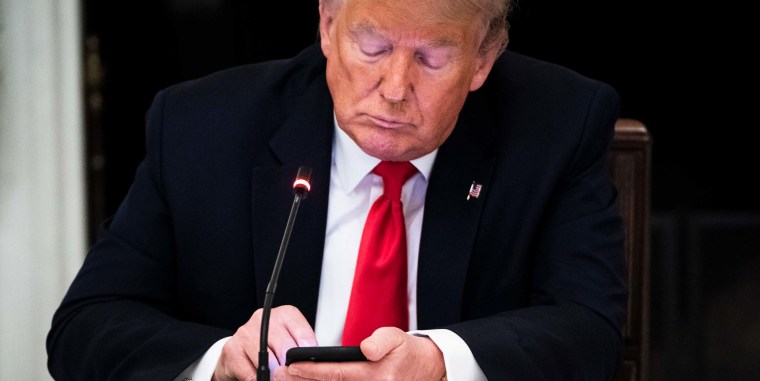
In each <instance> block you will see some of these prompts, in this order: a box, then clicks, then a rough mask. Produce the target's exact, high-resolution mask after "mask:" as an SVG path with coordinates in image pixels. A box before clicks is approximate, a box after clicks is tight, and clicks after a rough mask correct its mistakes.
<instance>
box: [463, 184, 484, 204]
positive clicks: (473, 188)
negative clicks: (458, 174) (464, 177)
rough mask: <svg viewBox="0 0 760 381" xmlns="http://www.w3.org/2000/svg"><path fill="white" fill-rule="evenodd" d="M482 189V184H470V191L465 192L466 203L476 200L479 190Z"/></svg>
mask: <svg viewBox="0 0 760 381" xmlns="http://www.w3.org/2000/svg"><path fill="white" fill-rule="evenodd" d="M482 188H483V184H479V183H476V182H474V181H473V182H472V185H470V191H469V192H467V201H469V200H470V198H478V196H480V190H481V189H482Z"/></svg>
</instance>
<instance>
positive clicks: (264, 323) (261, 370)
mask: <svg viewBox="0 0 760 381" xmlns="http://www.w3.org/2000/svg"><path fill="white" fill-rule="evenodd" d="M310 190H311V168H309V167H307V166H303V165H302V166H300V167H299V168H298V173H296V180H295V181H294V182H293V194H294V198H293V205H292V206H291V207H290V215H289V216H288V223H287V224H286V225H285V233H284V234H283V236H282V242H280V251H278V252H277V259H276V260H275V262H274V269H273V270H272V278H270V279H269V284H268V285H267V290H266V293H265V295H264V307H263V310H262V314H261V333H260V335H259V339H260V340H259V367H258V369H256V380H257V381H269V350H268V343H269V315H270V314H271V313H272V299H274V292H275V290H276V289H277V279H278V278H279V277H280V269H282V261H283V259H285V250H286V249H287V248H288V241H290V233H291V231H292V230H293V223H294V222H295V220H296V214H297V213H298V207H299V206H300V205H301V200H304V199H305V198H306V196H308V194H309V191H310Z"/></svg>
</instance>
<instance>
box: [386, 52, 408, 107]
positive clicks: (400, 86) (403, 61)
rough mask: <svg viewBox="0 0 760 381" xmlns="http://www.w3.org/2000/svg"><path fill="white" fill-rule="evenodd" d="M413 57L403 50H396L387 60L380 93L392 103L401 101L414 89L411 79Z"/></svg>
mask: <svg viewBox="0 0 760 381" xmlns="http://www.w3.org/2000/svg"><path fill="white" fill-rule="evenodd" d="M411 64H412V59H410V58H409V57H407V55H405V54H403V53H401V52H394V53H393V54H391V56H390V57H389V59H388V61H386V65H385V68H384V72H383V76H382V78H381V80H380V95H381V96H382V97H383V98H384V99H385V100H387V101H388V102H391V103H401V102H403V101H405V100H407V99H408V98H409V95H410V93H411V92H412V91H413V90H414V88H413V86H412V81H411V74H412V73H411V71H412V67H411Z"/></svg>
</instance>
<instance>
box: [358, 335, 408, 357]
mask: <svg viewBox="0 0 760 381" xmlns="http://www.w3.org/2000/svg"><path fill="white" fill-rule="evenodd" d="M405 336H406V332H404V331H402V330H400V329H398V328H394V327H382V328H378V329H376V330H375V332H374V333H373V334H372V336H370V337H368V338H366V339H364V340H363V341H362V342H361V344H360V348H361V350H362V353H364V356H366V357H367V360H369V361H379V360H380V359H382V358H383V357H385V356H386V355H387V354H388V353H389V352H390V351H392V350H393V349H395V348H397V347H399V346H401V344H403V343H404V338H405Z"/></svg>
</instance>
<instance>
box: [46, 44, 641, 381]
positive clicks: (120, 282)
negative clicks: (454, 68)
mask: <svg viewBox="0 0 760 381" xmlns="http://www.w3.org/2000/svg"><path fill="white" fill-rule="evenodd" d="M332 111H333V105H332V100H331V98H330V94H329V91H328V88H327V85H326V81H325V59H324V57H323V56H322V55H321V51H320V50H319V47H318V45H315V46H312V47H310V48H307V49H306V50H305V51H304V52H303V53H301V54H300V55H298V56H296V57H295V58H293V59H291V60H282V61H275V62H268V63H262V64H255V65H249V66H244V67H239V68H233V69H230V70H226V71H223V72H220V73H216V74H213V75H211V76H208V77H206V78H202V79H199V80H195V81H191V82H187V83H182V84H179V85H176V86H173V87H170V88H168V89H166V90H164V91H162V92H160V93H159V94H158V95H157V97H156V99H155V102H154V104H153V105H152V107H151V109H150V111H149V113H148V117H147V141H146V144H147V156H146V158H145V161H144V162H143V163H142V164H141V165H140V166H139V168H138V170H137V173H136V175H135V179H134V183H133V185H132V187H131V189H130V191H129V194H128V195H127V197H126V199H125V200H124V202H123V204H122V205H121V207H120V208H119V210H118V212H117V213H116V215H115V216H114V218H113V219H112V220H111V221H110V222H109V223H108V224H105V225H104V227H105V229H104V231H103V235H102V237H101V238H100V239H99V241H98V242H97V243H96V244H95V245H94V247H92V248H91V250H90V253H89V254H88V256H87V258H86V260H85V262H84V265H83V267H82V269H81V271H80V272H79V274H78V276H77V278H76V280H75V281H74V283H73V284H72V286H71V288H70V289H69V291H68V293H67V295H66V297H65V299H64V300H63V302H62V304H61V306H60V307H59V309H58V311H57V312H56V314H55V316H54V318H53V324H52V328H51V331H50V333H49V336H48V342H47V347H48V352H49V356H50V357H49V368H50V371H51V373H52V374H53V375H54V377H55V378H56V379H57V380H99V381H102V380H169V379H171V378H172V377H174V376H175V375H177V374H178V373H179V372H180V371H181V370H182V369H184V368H185V367H186V366H188V365H189V364H190V363H191V362H193V361H194V360H196V359H197V358H198V357H199V356H200V355H202V354H203V353H204V351H206V350H207V349H208V348H209V346H211V344H212V343H214V342H215V341H216V340H218V339H220V338H222V337H224V336H228V335H231V334H233V333H234V331H235V329H237V328H238V327H239V326H241V325H242V324H244V323H245V322H246V321H247V320H248V319H249V318H250V316H251V314H252V313H253V311H254V310H256V309H257V308H259V307H261V305H262V303H263V299H264V297H263V296H264V291H265V288H266V284H267V282H268V281H269V277H270V274H271V271H272V267H273V263H274V259H275V256H276V253H277V251H278V248H279V244H280V240H281V238H282V232H283V229H284V226H285V221H286V219H287V215H288V212H289V210H290V206H291V203H292V200H293V198H292V197H293V196H292V194H291V192H290V189H291V184H292V181H293V178H294V175H295V173H296V170H297V168H298V166H300V165H309V166H311V167H312V168H313V169H314V174H313V189H312V192H311V193H310V194H309V197H308V199H307V200H305V201H304V202H303V203H302V205H301V207H300V210H299V215H298V220H297V221H296V223H295V228H294V231H293V233H292V237H291V241H290V245H289V247H288V252H287V256H286V258H285V262H284V267H283V271H282V275H281V276H280V279H279V286H278V289H277V294H276V297H275V305H282V304H292V305H295V306H297V307H298V308H299V309H300V310H301V311H302V312H303V314H304V315H305V316H306V318H307V319H308V320H309V321H310V322H311V323H312V324H313V323H314V320H315V314H316V306H317V294H318V288H319V279H320V275H319V274H320V268H321V263H322V250H323V245H324V235H325V224H326V216H327V200H328V190H329V183H330V181H329V176H330V160H331V145H332V134H333V112H332ZM617 113H618V96H617V94H616V93H615V91H614V90H613V89H612V88H611V87H609V86H608V85H605V84H603V83H600V82H597V81H594V80H591V79H588V78H585V77H582V76H581V75H578V74H577V73H574V72H572V71H570V70H567V69H564V68H561V67H558V66H555V65H552V64H548V63H544V62H540V61H537V60H534V59H530V58H527V57H523V56H521V55H519V54H516V53H512V52H506V53H505V54H504V55H503V56H502V57H500V59H499V60H498V62H497V63H496V65H495V67H494V68H493V71H492V73H491V75H490V77H489V79H488V81H487V82H486V84H485V85H484V86H483V88H481V89H480V90H478V91H476V92H473V93H471V94H470V96H469V98H468V99H467V101H466V104H465V106H464V109H463V110H462V112H461V115H460V118H459V120H458V122H457V126H456V128H455V130H454V132H453V133H452V135H451V136H450V138H449V139H448V140H447V141H446V142H445V143H444V144H443V145H442V146H441V147H440V150H439V153H438V156H437V158H436V162H435V164H434V167H433V171H432V174H431V176H430V179H429V185H428V191H427V196H426V201H425V202H426V204H425V215H424V220H423V226H422V236H421V244H420V253H419V273H418V296H417V300H418V306H417V310H418V315H419V316H418V322H419V328H420V329H430V328H447V329H450V330H453V331H454V332H456V333H457V334H458V335H460V336H461V337H462V338H463V339H464V340H465V341H466V342H467V344H468V345H469V346H470V348H471V350H472V352H473V354H474V355H475V358H476V360H477V361H478V364H479V365H480V367H481V368H482V369H483V371H484V372H485V374H486V376H487V377H488V378H489V379H490V380H532V381H534V380H560V379H562V380H565V379H567V380H571V379H572V380H602V379H609V378H611V375H612V374H613V372H614V370H615V367H616V366H617V365H618V363H619V361H620V358H621V352H622V339H621V333H620V331H621V325H622V323H623V318H624V309H625V306H626V296H627V293H626V289H625V282H624V277H625V263H624V258H623V252H622V238H623V237H622V234H623V233H622V228H621V220H620V218H619V213H618V205H617V202H616V191H615V189H614V187H613V185H612V184H611V181H610V177H609V172H608V156H609V149H610V143H611V138H612V134H613V124H614V121H615V119H616V117H617ZM473 181H476V182H478V183H480V184H482V191H481V194H480V197H479V198H477V199H475V198H473V199H470V200H467V198H466V196H467V192H468V190H469V188H470V185H471V184H472V182H473Z"/></svg>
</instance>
